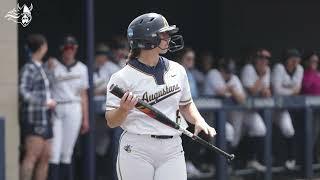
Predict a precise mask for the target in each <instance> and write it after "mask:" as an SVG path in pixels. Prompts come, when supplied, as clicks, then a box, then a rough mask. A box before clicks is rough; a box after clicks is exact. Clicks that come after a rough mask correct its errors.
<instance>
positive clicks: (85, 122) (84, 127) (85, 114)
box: [80, 89, 89, 134]
mask: <svg viewBox="0 0 320 180" xmlns="http://www.w3.org/2000/svg"><path fill="white" fill-rule="evenodd" d="M80 96H81V106H82V124H81V133H82V134H83V133H86V132H88V130H89V109H88V93H87V89H83V90H81V94H80Z"/></svg>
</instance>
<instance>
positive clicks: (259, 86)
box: [241, 49, 271, 171]
mask: <svg viewBox="0 0 320 180" xmlns="http://www.w3.org/2000/svg"><path fill="white" fill-rule="evenodd" d="M270 58H271V53H270V52H269V51H268V50H266V49H258V50H257V51H256V52H254V53H253V54H252V55H251V58H250V59H251V63H249V64H246V65H245V66H244V67H243V69H242V72H241V80H242V83H243V86H244V88H245V89H246V90H247V93H248V94H249V95H251V96H257V97H270V96H271V91H270V68H269V66H268V63H269V59H270ZM245 119H246V122H247V123H246V125H247V128H248V130H247V131H248V135H249V138H248V139H249V143H250V144H252V145H253V146H254V147H257V149H254V150H253V151H252V152H250V153H249V156H250V157H249V159H250V161H249V162H248V166H249V167H251V168H254V169H256V170H258V171H265V170H266V167H265V166H263V165H261V164H260V163H259V162H257V161H255V160H254V159H257V158H255V157H254V156H255V155H258V156H259V157H263V147H264V146H263V138H264V136H265V135H266V133H267V131H266V126H265V124H264V121H263V119H262V117H261V116H260V114H259V113H258V112H256V111H249V112H247V114H246V117H245ZM250 150H252V148H251V149H250Z"/></svg>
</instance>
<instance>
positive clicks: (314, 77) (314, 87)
mask: <svg viewBox="0 0 320 180" xmlns="http://www.w3.org/2000/svg"><path fill="white" fill-rule="evenodd" d="M303 62H304V65H305V71H304V75H303V80H302V90H301V91H302V93H303V94H307V95H320V74H319V71H318V64H319V55H318V54H317V53H316V52H311V53H309V54H306V55H305V57H304V61H303Z"/></svg>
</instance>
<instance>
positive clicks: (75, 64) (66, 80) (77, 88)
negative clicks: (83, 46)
mask: <svg viewBox="0 0 320 180" xmlns="http://www.w3.org/2000/svg"><path fill="white" fill-rule="evenodd" d="M77 48H78V44H77V42H76V40H75V38H73V37H71V36H67V37H65V38H64V42H63V46H62V47H61V50H62V60H61V63H60V62H58V61H56V62H55V68H54V70H53V72H52V76H53V77H52V78H53V79H54V80H53V88H52V95H53V97H54V99H55V100H56V101H57V107H56V109H55V115H54V120H53V134H54V137H53V141H52V156H51V160H50V163H51V164H50V173H49V178H50V180H58V179H67V180H71V179H72V171H71V157H72V154H73V149H74V145H75V143H76V140H77V137H78V135H79V131H80V128H82V129H81V132H82V133H84V132H86V131H88V128H89V125H88V109H87V103H88V102H87V91H86V90H87V88H88V72H87V67H86V66H85V65H84V64H83V63H81V62H79V61H77V60H76V59H75V55H76V52H77ZM59 165H60V167H59ZM59 169H60V170H59ZM59 172H60V173H59Z"/></svg>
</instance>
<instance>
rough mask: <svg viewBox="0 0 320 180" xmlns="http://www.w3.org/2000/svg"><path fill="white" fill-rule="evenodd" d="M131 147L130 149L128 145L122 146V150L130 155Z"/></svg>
mask: <svg viewBox="0 0 320 180" xmlns="http://www.w3.org/2000/svg"><path fill="white" fill-rule="evenodd" d="M131 147H132V146H131V145H129V144H128V145H126V146H124V148H123V149H124V150H125V151H127V152H128V153H131Z"/></svg>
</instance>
